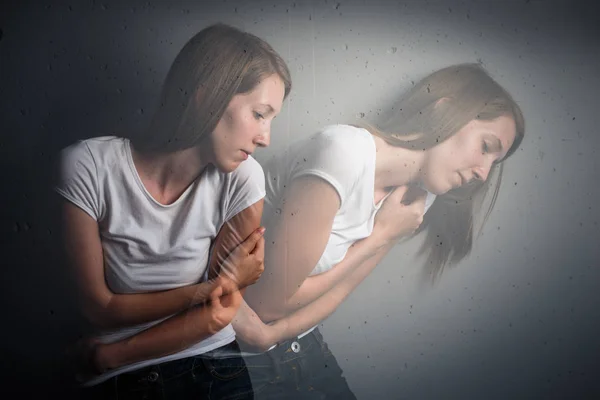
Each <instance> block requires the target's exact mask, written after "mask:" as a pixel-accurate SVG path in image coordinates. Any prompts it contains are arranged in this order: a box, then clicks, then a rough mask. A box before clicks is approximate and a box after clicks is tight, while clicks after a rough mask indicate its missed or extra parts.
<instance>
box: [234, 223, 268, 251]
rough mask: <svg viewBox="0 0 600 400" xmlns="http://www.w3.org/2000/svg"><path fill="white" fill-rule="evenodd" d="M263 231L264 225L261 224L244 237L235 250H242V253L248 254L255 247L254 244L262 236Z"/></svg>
mask: <svg viewBox="0 0 600 400" xmlns="http://www.w3.org/2000/svg"><path fill="white" fill-rule="evenodd" d="M264 233H265V227H263V226H261V227H260V228H258V229H256V230H255V231H254V232H252V233H251V234H250V235H249V236H248V237H247V238H246V240H244V241H243V242H242V243H240V245H239V246H238V247H237V248H236V250H238V251H242V252H243V253H244V255H246V254H250V253H251V252H252V250H254V248H255V247H256V244H257V243H258V242H259V240H260V239H261V238H262V237H263V235H264Z"/></svg>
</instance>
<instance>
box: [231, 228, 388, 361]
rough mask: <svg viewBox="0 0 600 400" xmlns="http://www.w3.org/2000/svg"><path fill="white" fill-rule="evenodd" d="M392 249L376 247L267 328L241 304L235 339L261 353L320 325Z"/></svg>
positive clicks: (249, 309) (237, 315)
mask: <svg viewBox="0 0 600 400" xmlns="http://www.w3.org/2000/svg"><path fill="white" fill-rule="evenodd" d="M364 240H367V239H364ZM392 247H393V244H388V245H385V246H383V247H381V248H379V249H378V250H377V253H376V254H375V255H374V256H373V257H371V258H369V259H368V260H366V261H364V262H363V263H362V264H361V265H360V266H359V267H358V268H356V269H355V270H354V271H352V272H351V273H350V274H349V275H348V276H346V277H344V278H343V279H342V280H341V281H340V282H339V283H338V284H336V285H335V286H334V287H333V288H332V289H331V290H329V291H327V292H326V293H325V294H323V295H322V296H321V297H319V298H318V299H316V300H315V301H313V302H312V303H310V304H308V305H307V306H305V307H302V308H300V309H298V310H297V311H295V312H293V313H291V314H289V315H288V316H286V317H284V318H281V319H279V320H277V321H275V322H273V323H272V324H270V325H267V324H265V323H263V321H262V320H261V318H260V317H259V316H258V315H257V314H256V313H255V312H254V310H252V309H251V308H250V307H249V306H248V305H247V304H245V303H242V305H241V306H240V309H239V311H238V313H237V314H236V316H235V318H234V321H233V327H234V328H235V330H236V334H237V336H238V337H239V338H240V339H241V341H242V343H245V344H248V345H250V346H251V347H252V349H254V350H259V351H264V350H267V349H268V348H270V347H271V346H272V345H274V344H276V343H278V342H282V341H284V340H286V339H291V338H293V337H296V336H298V335H299V334H301V333H302V332H305V331H306V330H308V329H310V328H311V327H313V326H315V325H317V324H319V323H320V322H322V321H323V320H325V319H326V318H327V317H329V316H330V315H331V314H332V313H333V312H334V311H335V310H336V309H337V307H339V305H340V304H341V303H342V302H343V301H344V300H345V299H346V298H347V297H348V295H349V294H350V293H351V292H352V291H353V290H354V289H355V288H356V287H357V286H358V285H359V284H360V282H362V281H363V280H364V279H365V278H366V277H367V275H369V274H370V273H371V271H373V269H374V268H375V267H376V266H377V264H378V263H379V262H380V261H381V260H382V259H383V257H384V256H385V255H386V254H387V253H388V252H389V250H390V249H391V248H392Z"/></svg>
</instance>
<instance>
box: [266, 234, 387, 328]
mask: <svg viewBox="0 0 600 400" xmlns="http://www.w3.org/2000/svg"><path fill="white" fill-rule="evenodd" d="M384 245H385V241H383V240H382V239H380V238H379V237H378V236H369V237H367V238H365V239H362V240H360V241H358V242H356V243H354V244H353V245H352V247H350V249H349V250H348V252H347V253H346V256H345V257H344V259H343V260H342V261H341V262H339V263H338V264H337V265H335V267H333V268H332V269H330V270H329V271H327V272H325V273H322V274H318V275H315V276H309V277H307V278H306V279H305V280H304V282H303V283H302V285H301V286H300V287H299V288H298V290H297V291H296V292H295V293H293V294H292V295H291V296H290V297H288V298H287V299H286V300H285V301H284V302H280V303H275V302H262V304H258V305H256V308H255V309H256V311H257V312H258V313H259V315H260V316H261V317H262V318H263V320H265V321H273V320H276V319H280V318H284V317H285V316H287V315H289V314H291V313H292V312H294V311H296V310H298V309H300V308H302V307H304V306H306V305H307V304H310V303H311V302H313V301H315V300H316V299H318V298H319V297H320V296H322V295H323V294H324V293H326V292H328V291H329V290H331V289H332V288H333V287H334V286H335V285H337V284H338V283H339V282H341V281H342V280H343V279H344V278H345V277H347V276H349V275H350V274H351V273H352V272H353V271H355V270H356V269H357V268H359V267H360V266H361V265H363V264H364V263H365V262H367V261H368V260H369V259H371V258H372V257H375V256H377V254H378V253H379V251H380V250H381V249H382V248H383V246H384Z"/></svg>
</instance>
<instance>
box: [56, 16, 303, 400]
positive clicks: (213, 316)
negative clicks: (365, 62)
mask: <svg viewBox="0 0 600 400" xmlns="http://www.w3.org/2000/svg"><path fill="white" fill-rule="evenodd" d="M290 88H291V81H290V74H289V71H288V68H287V66H286V64H285V62H284V61H283V59H282V58H281V57H280V56H279V55H278V54H277V53H276V52H275V51H274V50H273V49H272V48H271V46H269V45H268V44H267V43H266V42H264V41H263V40H261V39H259V38H257V37H256V36H254V35H251V34H249V33H245V32H242V31H239V30H237V29H235V28H232V27H229V26H226V25H222V24H217V25H213V26H210V27H208V28H206V29H204V30H202V31H201V32H199V33H198V34H197V35H195V36H194V37H193V38H192V39H190V40H189V41H188V43H187V44H186V45H185V46H184V47H183V49H182V50H181V51H180V52H179V54H178V55H177V57H176V59H175V61H174V63H173V64H172V66H171V68H170V70H169V72H168V75H167V77H166V81H165V83H164V86H163V89H162V93H161V98H160V104H159V106H158V108H157V111H156V113H155V115H154V117H153V119H152V120H151V123H150V126H149V127H148V129H147V130H146V131H145V132H144V133H143V135H139V136H136V137H134V138H133V139H131V140H128V139H125V138H122V137H115V136H109V137H98V138H92V139H88V140H83V141H79V142H77V143H75V144H73V145H71V146H69V147H68V148H66V149H64V150H63V151H62V153H61V174H60V175H61V178H60V181H59V183H58V185H57V188H56V190H57V192H58V193H59V194H60V195H61V196H62V197H63V198H64V201H63V209H62V212H63V216H64V244H65V249H66V253H67V257H68V260H69V262H70V264H71V266H72V270H73V273H74V276H75V278H76V282H77V285H78V289H79V290H78V292H79V294H80V302H81V306H82V311H83V314H84V316H85V317H86V318H87V320H88V321H89V322H90V323H91V324H92V325H93V327H94V328H95V330H96V335H95V337H94V339H93V340H88V341H84V342H83V348H82V354H83V355H85V356H86V358H87V360H88V361H92V363H91V364H89V365H88V366H90V367H98V366H99V365H100V364H99V363H98V362H97V356H98V355H100V353H99V352H98V350H99V349H100V348H102V346H103V344H106V343H112V342H119V343H123V344H125V345H130V346H131V347H132V348H134V349H135V352H134V353H123V355H124V357H122V358H116V359H115V363H114V364H113V365H110V366H111V367H113V368H112V369H110V370H109V371H104V370H98V369H97V368H95V370H94V371H85V372H88V373H89V374H83V375H81V376H80V377H81V379H82V380H83V382H82V385H83V386H84V387H85V389H84V390H83V397H84V398H91V397H93V396H97V397H98V398H102V399H111V398H115V399H116V398H119V399H134V398H135V399H137V398H140V399H141V398H177V399H185V398H224V397H225V394H227V396H229V395H238V396H242V397H244V398H248V397H251V393H250V394H249V392H251V386H250V381H249V377H248V374H247V372H246V370H245V367H244V361H243V359H242V358H241V357H239V354H238V356H237V357H230V358H228V359H227V360H224V359H223V358H221V357H220V354H221V353H227V354H230V355H231V354H236V353H239V351H238V345H237V342H236V341H235V332H234V330H233V328H232V327H231V321H232V319H233V317H234V315H235V313H236V311H237V309H238V308H239V305H240V302H241V301H242V298H241V293H240V289H241V290H243V288H244V287H246V286H248V285H250V284H253V283H254V282H256V280H257V279H258V277H259V276H260V274H261V273H262V271H263V254H264V239H263V238H262V234H263V232H264V230H263V229H262V228H259V224H260V219H261V214H262V207H263V200H262V199H263V197H264V194H265V191H264V175H263V171H262V168H261V167H260V165H259V164H258V163H257V162H256V161H255V160H254V159H253V158H252V157H251V154H252V152H253V151H254V150H255V149H256V148H257V147H264V146H267V145H268V144H269V137H270V126H271V121H272V120H273V118H274V117H275V116H276V115H277V114H278V113H279V112H280V110H281V107H282V103H283V100H284V98H285V97H286V96H287V95H288V93H289V91H290ZM211 255H212V257H211ZM208 278H210V279H208ZM184 311H185V313H183V314H182V312H184ZM182 321H183V322H185V323H184V324H182V326H184V328H183V329H182V330H177V331H176V332H175V331H173V327H174V326H179V323H180V322H182ZM150 327H152V329H149V328H150ZM157 335H160V342H156V341H154V340H153V337H154V336H157ZM92 369H94V368H92Z"/></svg>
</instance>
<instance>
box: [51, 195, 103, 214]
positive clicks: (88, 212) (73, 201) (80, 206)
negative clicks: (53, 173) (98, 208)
mask: <svg viewBox="0 0 600 400" xmlns="http://www.w3.org/2000/svg"><path fill="white" fill-rule="evenodd" d="M54 191H56V192H57V193H58V194H60V195H61V196H63V197H64V198H65V199H67V200H68V201H70V202H71V203H73V204H74V205H76V206H77V207H79V208H81V209H82V210H83V211H85V212H86V213H87V214H88V215H89V216H90V217H92V218H93V219H94V221H98V218H97V217H96V216H95V215H94V212H93V211H92V210H91V209H90V208H89V207H87V206H86V205H85V204H83V202H81V201H79V200H78V199H76V198H75V197H73V196H71V195H70V194H69V193H67V192H65V191H64V190H62V189H61V188H54Z"/></svg>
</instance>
